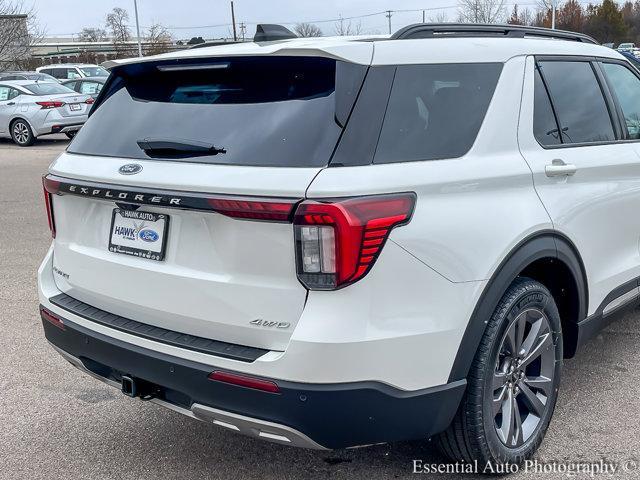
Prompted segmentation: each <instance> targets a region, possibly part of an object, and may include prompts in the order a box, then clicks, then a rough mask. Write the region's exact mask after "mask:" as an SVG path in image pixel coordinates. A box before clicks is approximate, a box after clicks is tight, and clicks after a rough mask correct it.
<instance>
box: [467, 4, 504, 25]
mask: <svg viewBox="0 0 640 480" xmlns="http://www.w3.org/2000/svg"><path fill="white" fill-rule="evenodd" d="M505 6H506V0H458V17H459V19H460V21H461V22H463V23H499V22H503V21H504V20H505V17H506V13H505Z"/></svg>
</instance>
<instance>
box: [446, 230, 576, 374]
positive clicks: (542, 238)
mask: <svg viewBox="0 0 640 480" xmlns="http://www.w3.org/2000/svg"><path fill="white" fill-rule="evenodd" d="M543 258H556V259H558V260H559V261H561V262H562V263H563V264H564V265H565V266H566V267H567V268H568V269H569V270H570V271H571V273H572V275H573V277H574V280H575V283H576V285H577V291H578V299H579V310H578V319H580V320H582V319H584V318H585V317H586V315H587V311H588V302H589V292H588V284H587V276H586V270H585V268H584V264H583V262H582V258H581V257H580V254H579V252H578V250H577V248H576V247H575V245H574V244H573V242H572V241H571V240H570V239H569V238H567V237H566V236H565V235H563V234H562V233H560V232H557V231H555V230H542V231H538V232H535V233H533V234H531V235H529V236H527V237H526V238H524V239H523V240H521V241H520V242H519V243H518V244H517V245H516V246H515V247H514V248H513V249H512V250H511V252H510V253H509V254H508V255H507V256H506V257H505V258H504V259H503V260H502V262H501V263H500V265H499V267H498V268H497V269H496V271H495V272H494V274H493V276H492V277H491V279H490V280H489V281H488V282H487V285H486V286H485V288H484V290H483V292H482V294H481V296H480V299H479V300H478V302H477V303H476V306H475V308H474V310H473V313H472V314H471V318H470V320H469V323H468V324H467V328H466V330H465V332H464V335H463V337H462V341H461V342H460V345H459V346H458V353H457V354H456V357H455V360H454V362H453V366H452V367H451V372H450V374H449V382H452V381H456V380H460V379H463V378H466V377H467V374H468V372H469V368H470V367H471V363H472V362H473V359H474V357H475V355H476V352H477V350H478V345H480V341H481V340H482V336H483V335H484V332H485V329H486V326H487V319H488V318H489V317H490V316H491V315H492V314H493V312H494V311H495V309H496V306H497V305H498V302H499V301H500V299H501V298H502V296H503V295H504V292H505V291H506V290H507V288H508V287H509V285H511V283H512V282H513V281H514V280H515V279H516V277H517V276H518V275H519V274H520V273H521V272H522V271H523V270H524V269H525V268H526V267H527V266H529V265H530V264H532V263H533V262H535V261H536V260H540V259H543ZM575 328H576V329H577V328H578V324H576V326H575Z"/></svg>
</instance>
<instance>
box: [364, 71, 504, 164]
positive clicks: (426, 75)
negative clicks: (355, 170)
mask: <svg viewBox="0 0 640 480" xmlns="http://www.w3.org/2000/svg"><path fill="white" fill-rule="evenodd" d="M501 69H502V64H497V63H484V64H482V63H478V64H448V65H410V66H401V67H398V69H397V71H396V77H395V80H394V83H393V88H392V90H391V96H390V98H389V105H388V107H387V113H386V115H385V119H384V123H383V125H382V132H381V134H380V141H379V143H378V148H377V151H376V155H375V158H374V163H391V162H410V161H416V160H435V159H440V158H456V157H460V156H462V155H464V154H465V153H467V152H468V151H469V149H470V148H471V146H472V145H473V142H474V141H475V139H476V136H477V134H478V130H479V129H480V126H481V124H482V121H483V120H484V116H485V114H486V112H487V108H488V106H489V103H490V101H491V97H492V96H493V92H494V90H495V88H496V84H497V82H498V77H499V76H500V71H501Z"/></svg>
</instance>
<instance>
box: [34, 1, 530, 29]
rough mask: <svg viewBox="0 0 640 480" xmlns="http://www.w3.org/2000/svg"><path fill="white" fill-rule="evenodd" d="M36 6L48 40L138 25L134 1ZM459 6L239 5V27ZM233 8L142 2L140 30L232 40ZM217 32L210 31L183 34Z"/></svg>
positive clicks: (379, 23) (409, 19)
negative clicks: (119, 12) (114, 17)
mask: <svg viewBox="0 0 640 480" xmlns="http://www.w3.org/2000/svg"><path fill="white" fill-rule="evenodd" d="M27 1H28V2H31V3H33V5H34V7H35V10H36V13H37V17H38V21H39V23H40V25H41V26H42V27H44V28H45V30H46V33H47V35H48V36H55V35H56V34H65V36H67V35H70V34H73V33H77V32H79V31H80V30H81V29H82V28H83V27H89V26H102V25H103V24H104V18H105V15H106V14H107V12H108V11H110V10H111V9H112V8H113V7H122V8H125V9H127V10H128V11H129V13H130V15H131V24H132V26H133V25H134V16H133V0H55V1H53V0H27ZM535 1H536V0H523V1H522V2H519V3H520V4H523V3H525V4H526V3H529V4H535ZM457 3H458V0H343V1H339V0H313V1H312V0H235V9H236V21H237V22H246V23H247V25H248V28H247V33H248V34H250V35H251V36H252V35H253V33H254V32H255V23H256V22H263V23H290V22H300V21H318V20H329V19H335V18H338V17H339V16H340V15H342V16H343V17H352V16H356V15H367V14H372V13H376V12H381V11H384V10H388V9H393V10H411V9H434V8H438V7H449V8H445V9H443V10H428V11H427V12H426V18H427V20H429V19H435V17H436V15H437V14H438V12H446V13H447V14H448V15H449V17H450V18H451V19H453V18H455V17H456V8H455V7H456V5H457ZM229 4H230V2H229V1H227V0H138V8H139V10H140V24H141V25H142V26H143V27H144V26H149V25H151V24H153V23H162V24H164V25H165V26H167V27H172V29H171V31H172V33H173V35H174V37H175V38H185V37H186V38H188V37H191V36H194V35H198V36H204V37H206V38H215V37H220V36H226V35H227V34H228V31H229V27H228V26H218V27H212V26H213V25H220V24H230V23H231V14H230V7H229ZM417 21H422V12H396V13H394V15H393V16H392V28H393V29H394V30H396V29H397V28H399V27H401V26H403V25H406V24H409V23H414V22H417ZM351 22H352V23H353V24H356V23H359V22H360V23H361V27H362V32H363V33H386V32H387V30H388V24H387V18H386V17H385V16H384V15H383V14H379V15H372V16H369V17H364V18H361V19H357V20H351ZM317 24H318V26H320V27H321V28H322V29H323V31H324V32H325V34H332V33H334V28H335V27H334V24H335V22H323V23H320V22H317ZM192 26H211V27H208V28H180V29H176V28H173V27H192Z"/></svg>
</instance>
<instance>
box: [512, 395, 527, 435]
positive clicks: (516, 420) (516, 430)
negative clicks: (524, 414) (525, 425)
mask: <svg viewBox="0 0 640 480" xmlns="http://www.w3.org/2000/svg"><path fill="white" fill-rule="evenodd" d="M512 408H513V416H512V418H513V429H512V435H511V445H513V446H514V447H517V446H519V445H522V444H523V443H524V440H523V435H522V418H520V406H519V405H518V402H517V400H516V397H515V396H514V397H513V402H512Z"/></svg>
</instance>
